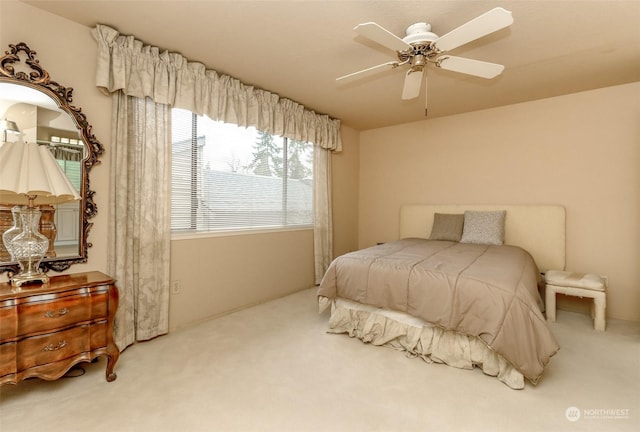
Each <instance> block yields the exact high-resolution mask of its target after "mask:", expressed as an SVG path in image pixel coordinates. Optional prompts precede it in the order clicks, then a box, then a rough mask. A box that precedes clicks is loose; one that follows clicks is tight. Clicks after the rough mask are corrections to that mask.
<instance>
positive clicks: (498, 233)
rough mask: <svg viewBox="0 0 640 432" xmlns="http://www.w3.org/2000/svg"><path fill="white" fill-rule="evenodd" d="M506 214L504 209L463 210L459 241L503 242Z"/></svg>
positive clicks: (496, 243)
mask: <svg viewBox="0 0 640 432" xmlns="http://www.w3.org/2000/svg"><path fill="white" fill-rule="evenodd" d="M506 215H507V212H506V210H499V211H469V210H467V211H465V212H464V229H463V230H462V238H461V239H460V243H477V244H489V245H501V244H503V243H504V219H505V217H506Z"/></svg>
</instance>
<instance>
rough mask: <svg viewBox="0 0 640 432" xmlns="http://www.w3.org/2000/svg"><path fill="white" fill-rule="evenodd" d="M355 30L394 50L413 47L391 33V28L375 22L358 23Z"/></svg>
mask: <svg viewBox="0 0 640 432" xmlns="http://www.w3.org/2000/svg"><path fill="white" fill-rule="evenodd" d="M354 30H355V31H356V32H358V34H360V35H362V36H364V37H366V38H368V39H371V40H372V41H374V42H377V43H379V44H380V45H382V46H384V47H387V48H389V49H391V50H393V51H404V50H408V49H411V45H409V44H408V43H406V42H405V41H403V40H402V39H400V38H399V37H398V36H396V35H394V34H393V33H391V32H390V31H389V30H387V29H385V28H383V27H381V26H379V25H378V24H376V23H374V22H368V23H364V24H358V25H357V26H355V28H354Z"/></svg>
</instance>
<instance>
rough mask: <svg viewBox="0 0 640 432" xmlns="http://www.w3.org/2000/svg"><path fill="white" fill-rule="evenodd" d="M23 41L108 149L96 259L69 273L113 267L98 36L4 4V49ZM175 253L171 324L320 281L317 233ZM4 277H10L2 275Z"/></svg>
mask: <svg viewBox="0 0 640 432" xmlns="http://www.w3.org/2000/svg"><path fill="white" fill-rule="evenodd" d="M34 29H38V30H37V31H34ZM18 42H25V43H27V44H28V45H29V46H30V48H32V49H34V50H36V51H37V52H38V58H39V59H40V60H41V64H42V65H43V66H44V67H45V69H47V70H48V71H49V73H51V75H52V78H53V79H55V80H57V81H58V82H60V83H61V84H62V85H67V86H71V87H73V88H74V89H75V91H74V104H76V105H78V106H80V107H82V108H83V112H84V113H85V114H86V115H87V117H88V120H89V122H90V123H92V124H93V126H94V129H93V131H94V133H95V135H96V137H97V138H98V139H99V140H100V141H101V142H102V144H103V145H104V146H105V154H104V157H103V158H102V164H101V165H99V166H97V168H95V169H94V170H93V172H92V174H91V182H92V189H94V190H95V191H96V194H95V201H96V203H97V205H98V209H99V212H98V215H97V217H96V218H94V219H93V222H94V223H95V225H94V227H93V229H92V231H91V232H90V235H89V240H90V241H91V242H92V243H93V247H92V248H91V249H89V262H88V263H87V264H85V265H75V266H73V267H72V268H71V269H70V270H69V272H78V271H85V270H99V271H106V267H107V258H106V256H107V255H106V241H107V218H108V217H109V215H108V197H109V175H108V174H109V146H110V144H109V143H110V140H111V131H110V123H111V99H110V98H109V97H107V96H104V95H102V94H101V93H100V92H99V91H98V90H97V89H96V87H95V61H94V60H93V59H95V57H96V55H97V49H96V44H95V41H94V40H93V37H92V36H91V34H90V29H89V28H87V27H84V26H81V25H79V24H76V23H74V22H71V21H67V20H65V19H61V18H59V17H56V16H55V15H51V14H49V13H46V12H43V11H41V10H39V9H36V8H33V7H31V6H28V5H25V4H23V3H20V2H14V1H0V48H2V50H3V51H4V50H6V49H8V45H9V44H15V43H18ZM151 43H152V41H151ZM343 143H344V147H345V150H344V151H343V152H342V153H340V154H337V155H335V156H334V157H333V161H334V169H333V173H334V176H335V177H336V178H337V179H339V180H338V182H337V183H339V184H340V185H341V186H340V187H337V188H334V191H333V194H334V197H333V198H334V202H336V210H335V211H334V217H335V222H334V224H335V229H336V232H337V233H338V234H337V235H336V237H337V239H336V241H335V248H336V250H337V251H338V253H343V252H344V251H348V250H353V249H355V248H356V247H357V193H358V190H357V184H358V171H357V164H358V152H357V150H358V146H357V144H358V133H357V132H356V131H354V130H352V129H349V128H344V130H343ZM171 254H172V259H171V279H172V280H178V281H180V293H179V294H175V295H172V296H171V301H170V320H169V321H170V327H171V328H172V329H174V328H177V327H181V326H184V325H187V324H190V323H193V322H197V321H201V320H203V319H206V318H208V317H211V316H216V315H220V314H224V313H228V312H230V311H232V310H236V309H239V308H242V307H246V306H250V305H253V304H256V303H260V302H263V301H266V300H269V299H273V298H276V297H279V296H283V295H285V294H288V293H291V292H294V291H297V290H301V289H304V288H308V287H311V286H313V284H314V270H313V232H312V231H310V230H306V231H305V230H303V231H291V232H274V233H263V234H254V235H239V236H229V237H211V238H204V239H190V240H173V241H172V244H171ZM5 280H6V274H2V275H0V281H5Z"/></svg>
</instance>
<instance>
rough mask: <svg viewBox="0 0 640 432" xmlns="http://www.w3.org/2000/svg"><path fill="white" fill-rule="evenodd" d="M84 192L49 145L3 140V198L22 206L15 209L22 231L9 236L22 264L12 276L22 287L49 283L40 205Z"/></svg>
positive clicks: (11, 250) (0, 178)
mask: <svg viewBox="0 0 640 432" xmlns="http://www.w3.org/2000/svg"><path fill="white" fill-rule="evenodd" d="M79 199H80V196H79V195H78V192H77V191H76V190H75V188H74V187H73V185H72V184H71V183H70V182H69V179H68V178H67V176H66V174H65V173H64V171H63V170H62V168H60V166H59V165H58V162H57V161H56V159H55V158H54V157H53V154H52V153H51V152H50V151H49V149H48V148H47V147H46V146H41V145H38V144H36V143H24V142H21V141H19V142H4V143H1V144H0V202H1V203H3V204H15V205H18V206H21V207H20V208H19V210H17V211H16V212H15V215H16V216H17V217H19V218H20V221H17V223H14V226H19V227H20V229H21V230H22V232H21V233H20V234H17V235H15V232H14V233H13V234H12V235H11V236H8V237H7V238H6V239H5V238H4V237H5V236H3V241H4V243H5V247H6V248H7V250H8V251H9V253H10V254H11V256H12V259H13V260H15V261H17V262H18V264H19V266H20V272H19V273H18V274H15V275H13V276H12V277H10V281H11V284H12V285H13V286H15V287H20V286H21V285H22V284H25V283H31V282H41V283H48V282H49V277H48V276H47V275H46V274H44V273H43V272H42V270H41V269H40V261H41V260H42V258H43V257H44V255H45V253H46V251H47V249H48V247H49V240H48V239H47V238H46V237H45V236H44V235H42V234H41V233H40V232H38V225H39V222H40V210H39V209H38V206H39V205H43V204H60V203H63V202H68V201H73V200H79Z"/></svg>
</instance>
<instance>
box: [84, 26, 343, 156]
mask: <svg viewBox="0 0 640 432" xmlns="http://www.w3.org/2000/svg"><path fill="white" fill-rule="evenodd" d="M92 34H93V36H94V38H95V39H96V41H97V43H98V68H97V72H96V83H97V86H98V87H99V88H100V89H101V90H102V91H104V92H105V93H112V92H115V91H117V90H122V91H123V92H124V93H125V94H127V95H129V96H135V97H139V98H145V97H149V98H151V99H152V100H153V101H154V102H156V103H162V104H166V105H170V106H172V107H175V108H182V109H186V110H189V111H192V112H195V113H196V114H198V115H206V116H208V117H209V118H211V119H213V120H222V121H225V122H228V123H235V124H237V125H239V126H243V127H249V126H254V127H256V128H257V129H259V130H261V131H265V132H269V133H273V134H275V135H281V136H285V137H287V138H290V139H295V140H300V141H310V142H313V143H314V144H315V145H318V146H320V147H322V148H324V149H328V150H334V151H340V150H342V141H341V137H340V120H337V119H332V118H330V117H329V116H327V115H321V114H316V113H315V112H313V111H311V110H308V109H306V108H305V107H304V106H302V105H300V104H298V103H296V102H294V101H292V100H289V99H285V98H281V97H279V96H278V95H277V94H274V93H270V92H268V91H266V90H261V89H256V88H254V87H252V86H249V85H245V84H243V83H242V82H240V81H239V80H237V79H235V78H232V77H230V76H228V75H222V74H218V73H217V72H216V71H214V70H210V69H206V67H205V66H204V65H203V64H202V63H197V62H190V61H188V60H187V59H186V58H184V57H183V56H182V55H180V54H178V53H170V52H168V51H161V50H160V49H159V48H157V47H153V46H149V45H144V44H143V43H142V42H141V41H139V40H136V39H135V38H134V37H133V36H124V35H120V33H119V32H118V31H117V30H115V29H113V28H110V27H108V26H105V25H97V26H96V27H95V28H94V29H93V30H92Z"/></svg>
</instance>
